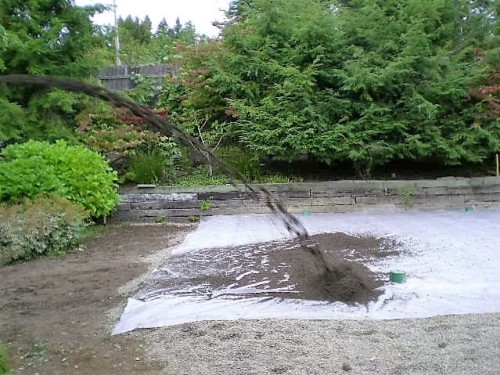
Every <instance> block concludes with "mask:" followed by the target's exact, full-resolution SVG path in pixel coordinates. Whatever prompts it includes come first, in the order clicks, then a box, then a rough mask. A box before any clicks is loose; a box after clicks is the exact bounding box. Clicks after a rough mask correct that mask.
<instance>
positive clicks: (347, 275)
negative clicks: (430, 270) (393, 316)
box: [135, 233, 397, 304]
mask: <svg viewBox="0 0 500 375" xmlns="http://www.w3.org/2000/svg"><path fill="white" fill-rule="evenodd" d="M396 249H397V244H396V243H393V242H391V241H389V240H386V239H378V238H374V237H354V236H350V235H347V234H344V233H333V234H322V235H317V236H312V237H311V239H310V240H309V241H308V242H307V243H306V244H301V243H299V242H298V241H296V240H294V241H282V242H276V241H274V242H268V243H261V244H252V245H246V246H237V247H231V248H218V249H208V250H201V251H198V252H195V253H187V254H183V255H180V256H176V257H172V258H170V259H169V260H168V261H167V262H166V263H165V264H164V265H163V266H162V267H161V268H160V269H159V270H158V271H157V272H155V273H154V274H153V275H152V277H151V278H150V279H149V280H148V281H147V282H146V284H145V286H144V288H143V289H142V291H141V292H139V293H138V294H137V295H136V296H135V298H137V299H141V300H150V299H154V298H157V297H159V296H161V295H182V296H186V295H187V296H189V295H190V296H193V297H197V298H199V297H200V296H204V297H205V298H208V299H210V298H233V299H235V298H249V297H270V298H293V299H306V300H316V301H329V302H334V301H341V302H346V303H350V304H354V303H366V302H368V301H370V300H373V299H375V298H376V297H377V296H378V295H379V294H380V291H379V290H377V289H378V288H379V287H380V286H382V285H383V284H384V282H385V281H386V278H385V275H384V276H383V275H377V274H376V273H374V272H372V271H371V270H370V269H369V268H368V267H367V266H366V264H369V263H370V262H373V261H377V260H379V259H380V258H383V257H386V256H395V255H397V250H396Z"/></svg>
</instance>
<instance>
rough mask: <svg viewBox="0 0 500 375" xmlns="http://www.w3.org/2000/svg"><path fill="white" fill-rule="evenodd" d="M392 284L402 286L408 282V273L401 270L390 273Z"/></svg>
mask: <svg viewBox="0 0 500 375" xmlns="http://www.w3.org/2000/svg"><path fill="white" fill-rule="evenodd" d="M390 280H391V283H396V284H402V283H404V282H406V272H405V271H400V270H394V271H391V273H390Z"/></svg>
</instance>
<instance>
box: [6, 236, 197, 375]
mask: <svg viewBox="0 0 500 375" xmlns="http://www.w3.org/2000/svg"><path fill="white" fill-rule="evenodd" d="M190 230H191V228H178V227H172V226H119V227H114V228H110V229H109V230H107V231H105V232H104V233H101V234H100V235H98V236H97V237H96V238H93V239H91V240H89V241H88V242H87V243H86V249H85V250H84V251H82V252H77V253H72V254H68V255H66V256H64V257H59V258H50V259H39V260H35V261H31V262H28V263H22V264H15V265H12V266H8V267H1V268H0V342H3V343H4V344H6V346H7V349H8V351H9V353H10V354H11V359H12V362H13V366H14V369H15V371H14V374H30V375H33V374H40V375H42V374H47V375H57V374H83V375H86V374H89V375H90V374H92V375H96V374H156V373H161V372H160V371H159V370H160V369H159V368H155V366H152V365H150V364H147V363H145V361H144V357H145V348H144V343H143V342H142V341H140V340H138V339H135V338H133V337H132V336H117V337H111V336H110V332H111V329H112V324H114V323H115V322H111V321H110V318H109V315H110V311H112V310H113V309H115V308H117V306H121V307H123V304H124V303H125V300H126V298H125V296H123V295H120V294H119V293H118V289H119V288H120V287H122V286H123V285H125V284H126V283H128V282H130V281H131V280H132V279H134V278H137V277H139V276H140V275H141V274H143V273H144V272H145V271H146V270H147V268H148V263H147V262H145V260H146V259H147V256H148V255H150V254H152V253H154V252H158V251H159V250H162V249H165V248H167V247H170V246H173V245H174V244H176V243H178V242H179V241H181V240H182V239H183V237H184V235H185V234H186V233H187V232H188V231H190Z"/></svg>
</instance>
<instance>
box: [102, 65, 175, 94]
mask: <svg viewBox="0 0 500 375" xmlns="http://www.w3.org/2000/svg"><path fill="white" fill-rule="evenodd" d="M172 74H173V69H172V66H170V65H167V64H159V65H143V66H126V65H120V66H110V67H107V68H104V69H102V70H101V72H100V73H99V78H100V80H101V82H102V84H103V85H104V87H106V88H107V89H109V90H112V91H127V90H130V89H133V88H134V87H135V86H136V83H135V80H134V77H136V76H143V77H147V78H151V79H153V80H154V81H155V82H156V83H157V84H158V85H161V84H162V81H163V79H164V78H165V77H166V76H169V75H172Z"/></svg>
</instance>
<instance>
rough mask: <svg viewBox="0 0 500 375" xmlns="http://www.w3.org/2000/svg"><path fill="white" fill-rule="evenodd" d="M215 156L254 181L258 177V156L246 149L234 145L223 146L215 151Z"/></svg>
mask: <svg viewBox="0 0 500 375" xmlns="http://www.w3.org/2000/svg"><path fill="white" fill-rule="evenodd" d="M215 156H217V157H218V158H220V159H221V160H222V161H224V162H226V163H227V164H229V165H230V166H231V167H233V168H234V169H235V170H237V171H238V172H240V173H241V174H243V175H244V176H245V177H246V178H248V179H249V180H251V181H256V180H258V179H259V177H260V162H259V158H258V157H257V156H255V155H253V154H251V153H249V152H248V151H247V150H243V149H241V148H239V147H236V146H225V147H221V148H219V149H218V150H217V151H216V152H215Z"/></svg>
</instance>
